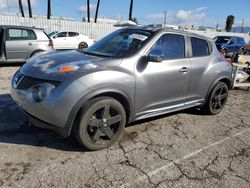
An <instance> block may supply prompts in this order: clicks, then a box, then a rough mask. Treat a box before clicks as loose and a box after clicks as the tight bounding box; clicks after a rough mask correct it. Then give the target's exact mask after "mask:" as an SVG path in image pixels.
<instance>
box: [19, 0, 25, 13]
mask: <svg viewBox="0 0 250 188" xmlns="http://www.w3.org/2000/svg"><path fill="white" fill-rule="evenodd" d="M18 3H19V9H20V12H21V14H22V17H24V12H23V3H22V0H18Z"/></svg>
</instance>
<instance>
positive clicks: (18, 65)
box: [0, 63, 24, 67]
mask: <svg viewBox="0 0 250 188" xmlns="http://www.w3.org/2000/svg"><path fill="white" fill-rule="evenodd" d="M23 64H24V63H0V67H21V66H22V65H23Z"/></svg>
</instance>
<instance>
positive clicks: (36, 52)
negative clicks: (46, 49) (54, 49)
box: [30, 50, 43, 57]
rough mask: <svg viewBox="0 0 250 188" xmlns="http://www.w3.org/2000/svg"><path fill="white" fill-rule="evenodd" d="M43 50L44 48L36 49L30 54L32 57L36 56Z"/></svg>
mask: <svg viewBox="0 0 250 188" xmlns="http://www.w3.org/2000/svg"><path fill="white" fill-rule="evenodd" d="M41 52H43V50H37V51H34V52H32V54H31V55H30V57H33V56H35V55H37V54H39V53H41Z"/></svg>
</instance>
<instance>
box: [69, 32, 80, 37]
mask: <svg viewBox="0 0 250 188" xmlns="http://www.w3.org/2000/svg"><path fill="white" fill-rule="evenodd" d="M78 35H79V33H76V32H69V37H76V36H78Z"/></svg>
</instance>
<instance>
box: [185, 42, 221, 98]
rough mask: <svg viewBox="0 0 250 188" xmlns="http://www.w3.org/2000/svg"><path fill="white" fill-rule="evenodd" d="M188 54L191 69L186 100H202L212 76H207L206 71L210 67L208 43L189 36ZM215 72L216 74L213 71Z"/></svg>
mask: <svg viewBox="0 0 250 188" xmlns="http://www.w3.org/2000/svg"><path fill="white" fill-rule="evenodd" d="M190 43H191V44H190V47H191V49H192V52H191V54H190V61H191V67H192V68H191V69H190V81H189V86H188V94H187V100H188V102H191V101H202V100H203V99H204V96H205V95H206V94H207V91H208V87H210V80H213V79H214V77H213V75H212V76H209V77H206V76H208V75H207V71H208V70H209V69H210V67H211V56H210V54H211V48H212V47H210V45H209V43H208V42H207V41H206V40H204V39H201V38H196V37H190ZM215 74H218V73H216V72H215Z"/></svg>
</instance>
